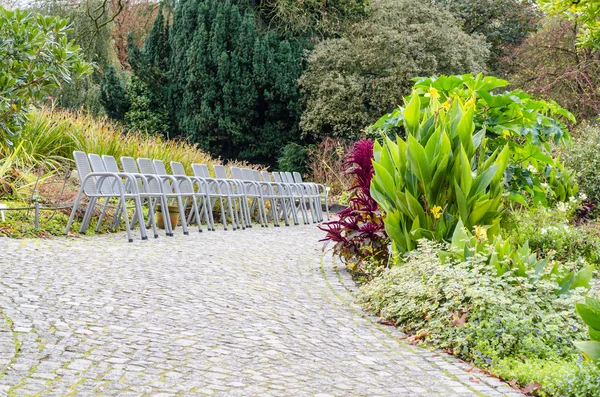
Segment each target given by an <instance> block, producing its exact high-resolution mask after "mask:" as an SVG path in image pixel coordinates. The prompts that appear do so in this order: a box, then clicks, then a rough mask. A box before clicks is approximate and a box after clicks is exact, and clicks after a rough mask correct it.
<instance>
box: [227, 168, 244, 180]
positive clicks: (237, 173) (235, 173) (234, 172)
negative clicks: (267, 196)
mask: <svg viewBox="0 0 600 397" xmlns="http://www.w3.org/2000/svg"><path fill="white" fill-rule="evenodd" d="M229 171H231V177H232V178H233V179H241V180H243V179H244V173H243V171H242V169H241V168H239V167H231V168H230V169H229Z"/></svg>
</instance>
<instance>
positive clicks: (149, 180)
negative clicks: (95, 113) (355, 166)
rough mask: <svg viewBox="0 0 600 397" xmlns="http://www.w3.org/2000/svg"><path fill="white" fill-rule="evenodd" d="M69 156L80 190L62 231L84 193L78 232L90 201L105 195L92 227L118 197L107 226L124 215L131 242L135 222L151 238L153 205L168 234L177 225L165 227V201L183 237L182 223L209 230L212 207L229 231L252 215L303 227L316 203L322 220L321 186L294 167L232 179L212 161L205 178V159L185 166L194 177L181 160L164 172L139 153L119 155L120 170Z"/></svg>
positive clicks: (236, 171) (107, 162)
mask: <svg viewBox="0 0 600 397" xmlns="http://www.w3.org/2000/svg"><path fill="white" fill-rule="evenodd" d="M73 158H74V160H75V165H76V168H77V172H78V173H79V178H80V180H81V187H80V189H79V192H78V194H77V197H76V199H75V202H74V203H73V209H72V210H71V215H70V217H69V222H68V223H67V228H66V230H65V234H67V233H68V232H69V230H70V228H71V226H72V224H73V220H74V217H75V214H76V213H77V209H78V207H79V206H80V204H81V198H82V196H83V195H84V194H85V195H86V196H87V197H88V198H89V203H88V205H87V208H86V211H85V214H84V216H83V220H82V222H81V227H80V229H79V232H80V233H85V232H86V230H87V228H88V227H89V224H90V222H91V218H92V215H93V213H94V211H95V208H96V205H97V204H98V203H99V200H100V199H105V203H104V205H103V207H102V210H101V212H100V216H99V219H98V223H97V225H96V231H98V230H99V229H100V226H101V223H102V221H103V220H104V218H105V216H106V213H107V208H108V205H109V202H110V200H111V199H117V201H118V203H117V206H116V209H115V211H114V216H113V221H112V222H113V226H114V227H116V226H117V225H118V224H119V223H120V222H121V219H124V221H125V227H126V232H127V238H128V239H129V241H130V242H132V241H133V238H132V230H133V229H134V228H135V227H136V225H138V224H139V225H140V235H141V238H142V240H146V239H147V238H148V236H147V231H146V228H149V227H151V228H152V231H153V233H154V237H155V238H156V237H158V230H157V225H156V220H155V210H156V206H157V205H160V207H161V208H162V210H161V213H162V217H163V223H164V225H165V233H166V235H167V236H173V230H174V228H175V226H176V225H172V224H171V220H170V217H169V211H167V208H168V207H169V206H170V205H172V204H173V205H175V206H176V207H177V209H178V212H179V221H180V223H181V226H182V229H183V234H189V228H188V226H189V225H191V224H193V223H195V224H196V225H197V226H198V230H199V231H200V232H202V222H204V223H205V224H206V227H207V229H208V230H212V231H214V230H215V220H214V215H213V212H215V211H217V210H218V212H220V215H221V222H222V223H223V227H224V229H225V230H227V227H228V218H229V220H230V222H231V226H232V229H233V230H236V229H245V228H247V227H248V228H250V227H252V221H253V216H252V215H253V214H254V215H255V218H256V220H257V221H258V223H260V225H261V226H263V227H267V226H268V225H269V222H270V221H271V222H273V224H274V226H276V227H278V226H279V225H280V220H282V221H283V222H284V223H285V225H286V226H289V225H290V218H291V220H292V222H293V223H294V224H295V225H298V224H299V216H298V214H300V215H301V216H302V220H303V222H304V224H309V223H310V222H311V221H312V222H313V223H317V222H321V221H322V220H323V210H322V203H323V202H324V204H325V213H326V216H327V219H329V204H328V202H327V193H328V190H327V188H326V187H325V186H324V185H321V184H316V183H310V182H303V181H302V177H301V175H300V174H299V173H296V172H294V173H290V172H281V173H279V172H272V173H269V172H266V171H262V172H258V171H257V170H253V169H248V168H238V167H231V168H230V173H231V177H228V175H227V172H226V170H225V167H224V166H222V165H215V166H214V173H215V176H214V177H212V176H211V175H210V173H209V169H208V167H207V166H206V165H205V164H192V170H193V174H194V175H187V174H186V172H185V169H184V167H183V165H182V164H181V163H179V162H176V161H171V164H170V165H171V170H172V173H171V174H169V173H167V170H166V167H165V165H164V163H163V162H162V161H161V160H151V159H147V158H139V159H137V161H136V160H135V159H134V158H132V157H121V166H122V170H121V169H120V168H119V165H118V163H117V160H116V159H115V158H114V157H113V156H108V155H103V156H100V155H98V154H93V153H90V154H86V153H84V152H81V151H75V152H73ZM128 200H129V201H133V202H134V208H135V209H134V212H133V216H132V217H131V218H130V217H129V214H128V212H127V201H128ZM217 203H218V204H219V205H218V206H217ZM144 204H147V206H148V219H147V220H146V219H145V217H144V211H143V206H144Z"/></svg>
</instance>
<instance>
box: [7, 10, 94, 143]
mask: <svg viewBox="0 0 600 397" xmlns="http://www.w3.org/2000/svg"><path fill="white" fill-rule="evenodd" d="M70 32H71V29H70V26H69V21H68V20H67V19H61V18H58V17H52V16H43V15H40V14H33V13H30V12H28V11H22V10H19V9H15V10H7V9H5V8H4V7H2V6H0V37H2V38H3V39H2V45H1V46H0V140H9V139H11V138H10V137H11V136H14V135H16V134H18V133H19V132H20V131H21V129H22V128H23V125H24V124H25V123H26V122H27V114H28V113H29V110H30V107H31V106H32V105H37V104H39V102H40V101H41V100H42V99H44V98H45V97H47V96H48V94H49V93H50V91H51V90H52V89H53V88H57V87H59V86H60V84H61V83H62V82H65V81H66V82H69V81H71V78H72V77H77V76H81V75H86V74H89V73H91V68H90V67H89V65H88V64H87V63H85V62H84V61H83V59H82V54H81V49H80V48H79V46H77V45H75V44H74V43H73V42H72V41H71V42H70V41H68V40H67V34H68V33H70Z"/></svg>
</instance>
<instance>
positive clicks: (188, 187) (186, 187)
mask: <svg viewBox="0 0 600 397" xmlns="http://www.w3.org/2000/svg"><path fill="white" fill-rule="evenodd" d="M154 161H155V163H156V162H157V161H160V160H154ZM155 165H156V164H155ZM163 168H164V165H163ZM171 170H172V171H173V175H185V176H187V174H186V173H185V168H183V164H181V163H180V162H178V161H171ZM179 191H180V192H181V193H193V192H194V186H193V185H192V183H191V182H190V181H189V180H182V181H181V182H179Z"/></svg>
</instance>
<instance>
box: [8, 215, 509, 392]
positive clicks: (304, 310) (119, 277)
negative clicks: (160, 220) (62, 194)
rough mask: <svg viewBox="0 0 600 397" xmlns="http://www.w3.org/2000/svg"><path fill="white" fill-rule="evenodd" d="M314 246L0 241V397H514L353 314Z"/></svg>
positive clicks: (229, 234) (291, 237)
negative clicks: (474, 380) (471, 380)
mask: <svg viewBox="0 0 600 397" xmlns="http://www.w3.org/2000/svg"><path fill="white" fill-rule="evenodd" d="M322 237H323V234H322V232H321V231H319V230H318V229H317V228H316V227H315V226H313V225H311V226H295V227H294V226H292V227H280V228H273V227H270V228H260V227H254V228H252V229H247V230H244V231H241V230H240V231H222V230H218V231H216V232H206V231H205V232H204V233H202V234H199V233H194V232H191V233H190V235H189V236H183V235H181V233H179V234H176V236H175V237H173V238H165V237H160V238H159V239H151V240H148V241H140V240H136V241H134V243H128V242H127V239H126V238H125V236H124V234H122V233H118V234H113V235H103V236H88V237H82V238H54V239H48V240H11V239H0V258H2V260H1V261H2V266H0V314H2V315H1V316H0V374H3V375H1V376H0V396H2V395H5V394H7V393H9V392H10V393H11V395H15V396H26V395H32V394H36V395H42V396H62V395H73V394H74V395H78V396H86V395H102V396H117V395H118V396H138V395H152V396H174V395H183V396H187V395H190V396H191V395H200V396H202V395H207V396H208V395H210V396H257V395H260V396H264V397H268V396H273V397H277V396H291V395H293V396H298V397H304V396H311V397H313V396H320V397H330V396H350V395H351V396H369V397H376V396H386V397H387V396H394V397H401V396H417V395H422V396H430V397H441V396H444V397H449V396H455V395H456V396H470V395H479V396H482V397H496V396H508V395H511V396H513V395H519V393H517V392H516V391H514V390H512V389H510V388H509V387H507V386H506V384H504V383H501V382H499V381H497V380H495V379H493V378H488V377H486V376H485V375H484V374H477V377H478V378H480V379H481V383H480V384H476V383H474V382H470V381H469V378H470V377H472V376H473V374H472V373H467V372H465V370H466V369H467V368H468V365H465V364H464V363H461V362H460V361H458V360H456V359H454V358H452V357H449V356H447V355H445V354H444V353H441V352H432V351H430V350H425V349H420V348H418V347H415V346H410V345H407V344H404V343H403V342H402V341H401V340H400V339H399V337H401V336H402V334H401V333H400V332H399V331H398V330H396V329H394V328H390V327H385V326H383V325H381V324H378V323H377V319H376V318H374V317H373V316H372V315H369V314H367V313H365V312H363V310H362V308H361V307H360V306H359V305H358V304H357V303H356V299H355V298H356V286H355V285H354V284H353V282H352V280H351V277H350V275H349V274H348V273H346V272H345V270H343V269H344V268H343V266H339V264H338V263H337V261H336V260H335V259H333V258H332V257H331V255H330V254H329V253H323V252H322V251H321V246H322V244H321V243H319V242H318V240H319V239H320V238H322ZM338 267H339V269H342V270H338ZM18 344H20V349H16V346H17V345H18Z"/></svg>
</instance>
